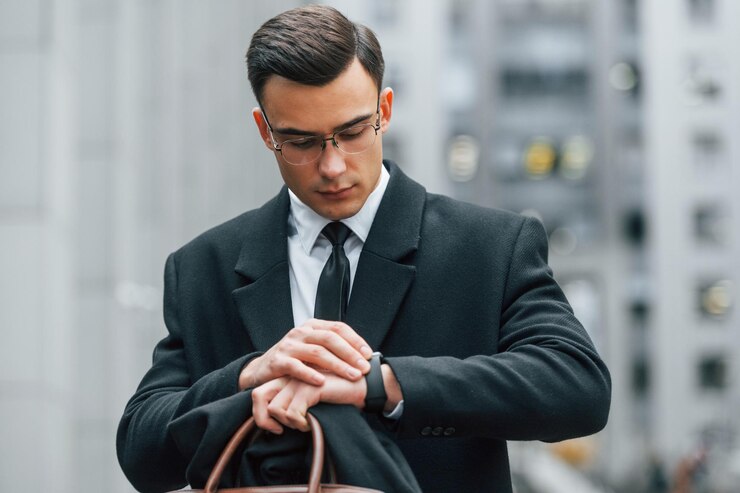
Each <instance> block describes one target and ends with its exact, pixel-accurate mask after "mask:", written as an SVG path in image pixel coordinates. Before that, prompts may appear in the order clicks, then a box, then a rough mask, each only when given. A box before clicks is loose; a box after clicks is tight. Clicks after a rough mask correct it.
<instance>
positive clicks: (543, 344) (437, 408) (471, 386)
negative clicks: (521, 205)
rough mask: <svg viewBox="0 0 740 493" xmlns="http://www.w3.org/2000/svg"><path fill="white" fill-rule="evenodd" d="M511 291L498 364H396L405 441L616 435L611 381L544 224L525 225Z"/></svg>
mask: <svg viewBox="0 0 740 493" xmlns="http://www.w3.org/2000/svg"><path fill="white" fill-rule="evenodd" d="M505 283H506V284H505V289H504V296H503V300H502V305H501V314H500V323H499V331H498V334H499V339H498V352H497V353H496V354H481V355H475V356H471V357H468V358H465V359H458V358H453V357H444V356H440V357H431V358H422V357H417V356H403V357H397V358H392V357H389V358H387V362H388V364H389V365H390V366H391V368H392V369H393V371H394V373H395V375H396V378H397V379H398V381H399V384H400V385H401V389H402V393H403V397H404V414H403V416H402V417H401V420H400V422H399V423H398V426H397V428H396V429H397V432H398V434H399V436H400V437H409V438H412V437H419V433H420V431H421V430H423V429H424V428H426V427H431V428H432V429H434V428H438V427H442V428H443V429H445V430H450V431H451V432H454V435H455V436H479V437H490V438H496V439H502V440H544V441H557V440H563V439H567V438H573V437H576V436H583V435H588V434H592V433H595V432H597V431H599V430H600V429H601V428H603V427H604V426H605V425H606V421H607V416H608V413H609V405H610V400H611V380H610V376H609V372H608V370H607V368H606V365H605V364H604V362H603V361H602V360H601V358H600V357H599V355H598V354H597V352H596V350H595V348H594V346H593V344H592V342H591V340H590V338H589V336H588V335H587V333H586V331H585V330H584V328H583V327H582V326H581V324H580V323H579V322H578V320H577V319H576V318H575V316H574V315H573V311H572V309H571V307H570V305H569V304H568V302H567V300H566V298H565V296H564V294H563V292H562V290H561V289H560V287H559V286H558V284H557V283H556V282H555V280H554V278H553V276H552V271H551V270H550V268H549V266H548V265H547V237H546V234H545V231H544V228H543V227H542V225H541V224H540V223H539V222H538V221H536V220H534V219H531V218H527V219H525V220H524V221H523V222H522V225H521V228H520V230H519V233H518V236H517V239H516V242H515V244H514V247H513V251H512V254H511V262H510V265H509V267H508V274H507V277H506V281H505ZM492 333H495V330H492ZM453 430H454V431H453Z"/></svg>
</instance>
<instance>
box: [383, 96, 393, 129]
mask: <svg viewBox="0 0 740 493" xmlns="http://www.w3.org/2000/svg"><path fill="white" fill-rule="evenodd" d="M392 114H393V89H391V88H390V87H386V88H385V89H383V90H382V91H381V92H380V131H381V132H382V133H385V132H386V131H387V130H388V127H389V126H390V124H391V115H392Z"/></svg>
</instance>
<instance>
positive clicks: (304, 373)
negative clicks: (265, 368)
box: [273, 349, 325, 385]
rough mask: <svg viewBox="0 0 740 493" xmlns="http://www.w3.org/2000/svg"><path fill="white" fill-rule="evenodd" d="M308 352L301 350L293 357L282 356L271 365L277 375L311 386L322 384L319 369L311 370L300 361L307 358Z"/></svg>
mask: <svg viewBox="0 0 740 493" xmlns="http://www.w3.org/2000/svg"><path fill="white" fill-rule="evenodd" d="M310 352H311V350H310V349H303V351H296V354H295V355H294V356H282V357H278V358H276V359H275V362H274V364H273V366H274V370H275V372H276V373H278V374H279V375H283V376H287V377H292V378H295V379H298V380H301V381H302V382H306V383H308V384H311V385H321V384H323V383H324V380H325V377H324V375H323V374H322V373H321V371H320V370H321V367H318V368H312V367H311V366H309V365H307V364H306V363H304V361H302V360H303V359H304V358H307V357H308V356H306V355H308V354H309V353H310ZM301 354H303V356H301ZM307 362H308V361H307Z"/></svg>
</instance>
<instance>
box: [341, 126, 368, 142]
mask: <svg viewBox="0 0 740 493" xmlns="http://www.w3.org/2000/svg"><path fill="white" fill-rule="evenodd" d="M366 129H367V126H366V125H358V126H356V127H350V128H348V129H346V130H342V131H341V132H340V133H339V134H338V135H339V137H340V138H342V139H345V140H352V139H354V138H357V137H359V136H360V135H362V133H363V132H364V131H365V130H366Z"/></svg>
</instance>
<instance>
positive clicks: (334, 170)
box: [318, 139, 347, 180]
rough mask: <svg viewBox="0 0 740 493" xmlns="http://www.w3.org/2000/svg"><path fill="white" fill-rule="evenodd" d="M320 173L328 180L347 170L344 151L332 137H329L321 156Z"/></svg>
mask: <svg viewBox="0 0 740 493" xmlns="http://www.w3.org/2000/svg"><path fill="white" fill-rule="evenodd" d="M318 166H319V174H320V175H321V176H322V177H324V178H326V179H327V180H333V179H335V178H337V177H339V176H341V175H342V173H344V172H345V171H346V170H347V164H346V163H345V162H344V153H342V151H340V150H339V149H337V148H336V147H335V146H334V144H333V142H332V140H331V139H327V142H326V147H324V150H323V152H322V153H321V157H320V158H319V163H318Z"/></svg>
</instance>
